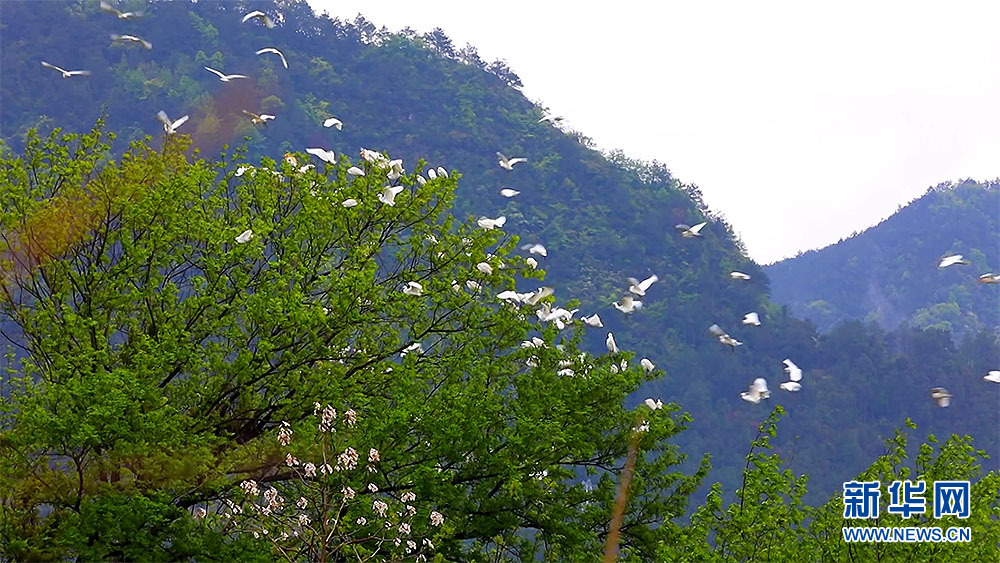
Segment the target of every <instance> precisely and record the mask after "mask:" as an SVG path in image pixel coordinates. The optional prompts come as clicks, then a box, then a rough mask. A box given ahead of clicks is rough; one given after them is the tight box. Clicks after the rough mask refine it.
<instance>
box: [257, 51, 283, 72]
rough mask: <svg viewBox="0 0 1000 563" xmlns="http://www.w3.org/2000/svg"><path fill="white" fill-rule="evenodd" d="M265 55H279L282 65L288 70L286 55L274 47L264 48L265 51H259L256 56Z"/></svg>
mask: <svg viewBox="0 0 1000 563" xmlns="http://www.w3.org/2000/svg"><path fill="white" fill-rule="evenodd" d="M264 53H274V54H275V55H278V56H279V57H281V64H282V65H284V66H285V68H288V61H286V60H285V55H284V53H282V52H281V51H279V50H277V49H275V48H274V47H264V48H263V49H261V50H259V51H257V52H256V53H255V54H257V55H263V54H264Z"/></svg>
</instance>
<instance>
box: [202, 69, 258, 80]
mask: <svg viewBox="0 0 1000 563" xmlns="http://www.w3.org/2000/svg"><path fill="white" fill-rule="evenodd" d="M205 70H207V71H208V72H211V73H212V74H215V75H217V76H218V77H219V80H221V81H223V82H229V81H230V80H235V79H237V78H248V77H247V76H246V75H245V74H223V73H221V72H219V71H217V70H215V69H214V68H211V67H207V66H206V67H205Z"/></svg>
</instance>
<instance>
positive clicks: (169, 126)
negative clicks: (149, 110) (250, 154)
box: [156, 110, 245, 176]
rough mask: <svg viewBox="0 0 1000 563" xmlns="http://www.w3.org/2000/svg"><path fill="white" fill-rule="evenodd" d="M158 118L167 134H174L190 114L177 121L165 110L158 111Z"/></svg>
mask: <svg viewBox="0 0 1000 563" xmlns="http://www.w3.org/2000/svg"><path fill="white" fill-rule="evenodd" d="M156 118H157V119H159V120H160V123H162V124H163V130H164V131H165V132H166V133H167V135H173V134H174V133H176V132H177V128H178V127H180V126H181V125H184V122H185V121H187V120H188V116H186V115H185V116H184V117H181V118H180V119H178V120H177V121H170V118H169V117H167V113H166V112H165V111H163V110H160V111H159V112H157V114H156ZM244 171H245V170H244ZM236 175H237V176H242V175H243V173H242V172H240V173H238V174H236Z"/></svg>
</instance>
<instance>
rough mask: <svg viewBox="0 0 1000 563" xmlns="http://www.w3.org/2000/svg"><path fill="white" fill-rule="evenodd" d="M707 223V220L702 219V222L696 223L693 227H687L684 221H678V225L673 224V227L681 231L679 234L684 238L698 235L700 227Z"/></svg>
mask: <svg viewBox="0 0 1000 563" xmlns="http://www.w3.org/2000/svg"><path fill="white" fill-rule="evenodd" d="M707 223H708V222H707V221H703V222H701V223H698V224H697V225H695V226H693V227H689V226H687V225H685V224H684V223H680V224H678V225H674V228H675V229H677V230H678V231H680V232H681V236H682V237H684V238H694V237H700V236H701V229H702V228H703V227H704V226H705V225H706V224H707Z"/></svg>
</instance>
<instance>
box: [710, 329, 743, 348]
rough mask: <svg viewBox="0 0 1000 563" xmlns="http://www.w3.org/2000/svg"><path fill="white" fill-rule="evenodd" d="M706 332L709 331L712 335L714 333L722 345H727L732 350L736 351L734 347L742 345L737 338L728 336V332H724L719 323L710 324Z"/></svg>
mask: <svg viewBox="0 0 1000 563" xmlns="http://www.w3.org/2000/svg"><path fill="white" fill-rule="evenodd" d="M708 332H710V333H712V334H713V335H715V336H716V337H717V338H718V339H719V342H721V343H722V344H724V345H726V346H729V347H730V348H732V350H733V352H735V351H736V347H737V346H742V345H743V343H742V342H740V341H739V340H736V339H735V338H733V337H732V336H729V335H728V334H726V332H725V331H724V330H722V329H721V328H720V327H719V325H712V326H710V327H708Z"/></svg>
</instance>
